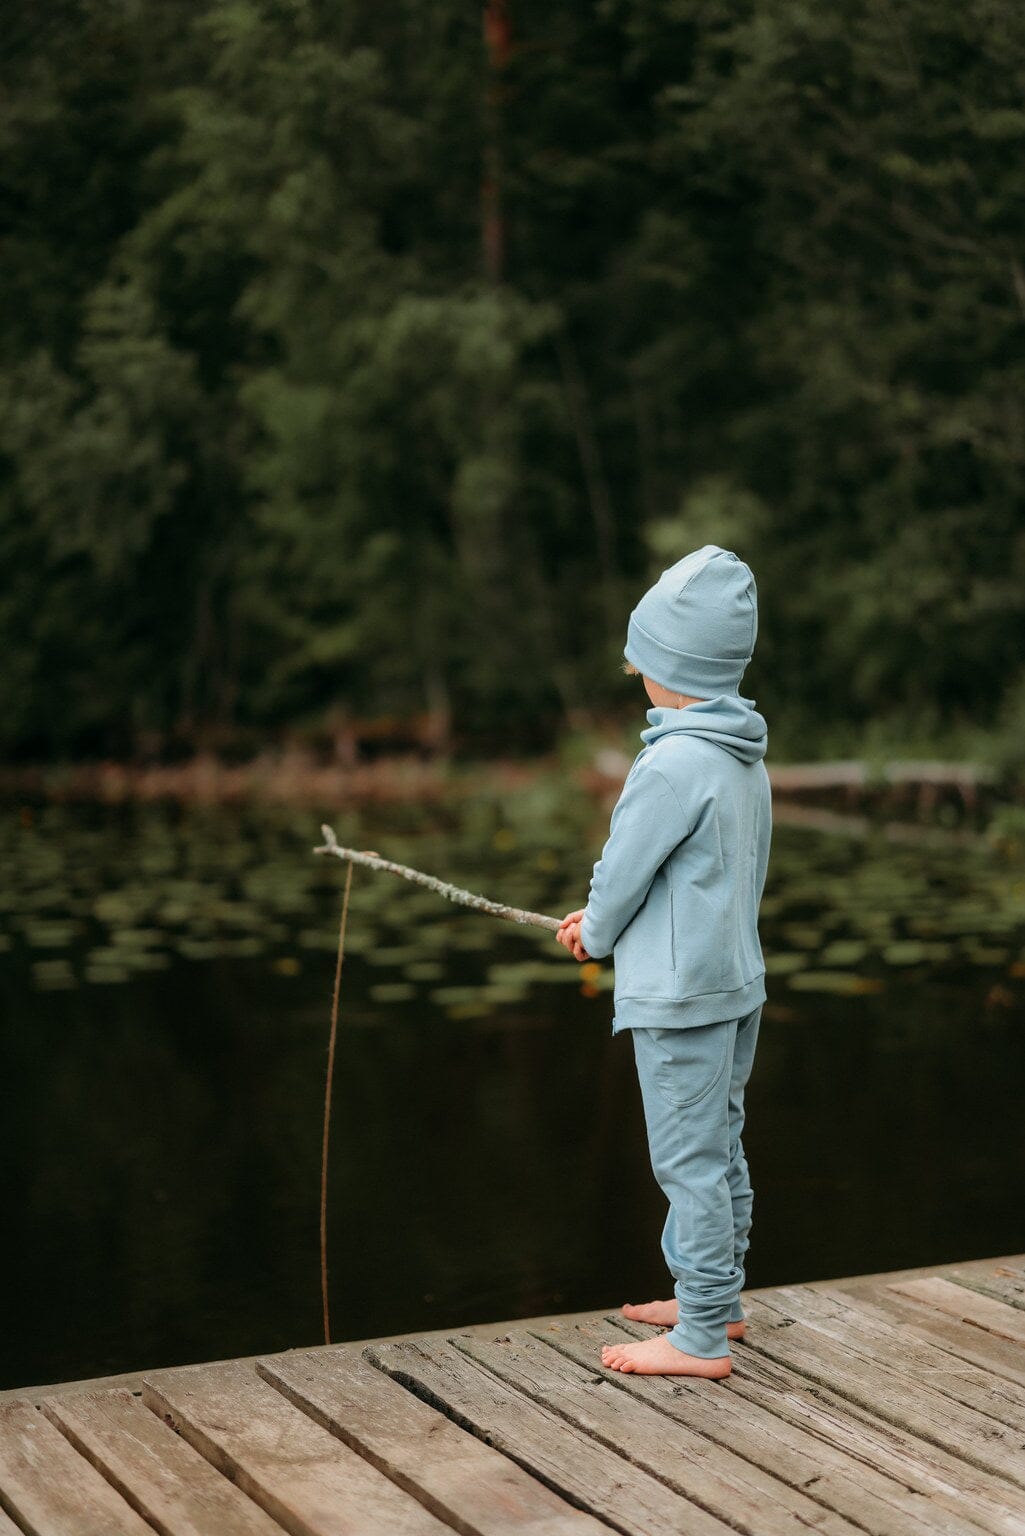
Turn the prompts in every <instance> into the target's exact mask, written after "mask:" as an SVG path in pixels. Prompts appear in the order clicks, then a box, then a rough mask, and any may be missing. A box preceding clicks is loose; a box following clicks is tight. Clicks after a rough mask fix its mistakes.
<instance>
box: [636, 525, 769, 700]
mask: <svg viewBox="0 0 1025 1536" xmlns="http://www.w3.org/2000/svg"><path fill="white" fill-rule="evenodd" d="M757 634H758V589H757V587H756V586H755V579H754V575H753V573H752V571H751V569H750V567H749V566H747V565H745V564H744V561H743V560H741V559H740V558H739V556H737V555H735V554H734V553H733V551H732V550H731V549H722V548H720V546H719V545H718V544H703V545H702V546H701V548H700V549H695V550H693V551H692V552H691V553H690V554H689V555H684V557H683V559H682V560H677V562H676V564H675V565H671V566H670V567H669V568H668V570H665V571H663V572H662V575H661V576H660V577H659V579H658V581H657V582H656V583H655V585H654V586H653V587H650V588H649V589H648V591H647V592H645V594H644V596H643V597H642V598H641V600H640V602H639V603H638V604H637V607H636V608H635V609H634V610H633V612H632V613H631V615H630V622H629V625H628V627H627V641H626V645H625V647H624V650H623V654H624V655H625V656H626V659H627V661H629V662H632V663H633V665H634V666H635V667H636V668H637V669H638V671H639V672H641V673H642V674H643V675H644V676H645V677H650V678H651V679H652V681H653V682H656V683H661V685H662V687H663V688H668V689H669V690H670V691H671V692H673V693H689V694H692V695H693V696H694V697H695V698H714V697H715V696H716V695H717V694H720V693H738V692H739V686H740V679H741V678H742V677H743V675H744V670H745V668H746V667H747V664H748V662H749V661H750V660H751V656H752V654H753V652H754V648H755V637H756V636H757Z"/></svg>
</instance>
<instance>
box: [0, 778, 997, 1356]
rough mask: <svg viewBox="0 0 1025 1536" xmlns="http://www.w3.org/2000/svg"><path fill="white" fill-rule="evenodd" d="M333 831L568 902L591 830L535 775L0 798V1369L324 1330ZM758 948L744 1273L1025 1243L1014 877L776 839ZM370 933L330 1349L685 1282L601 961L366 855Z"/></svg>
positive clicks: (339, 1105)
mask: <svg viewBox="0 0 1025 1536" xmlns="http://www.w3.org/2000/svg"><path fill="white" fill-rule="evenodd" d="M320 819H329V820H331V821H332V825H333V826H334V828H335V831H336V833H337V834H338V837H339V839H340V840H341V841H343V842H346V841H351V842H352V843H353V844H355V845H356V846H369V847H373V848H377V849H378V850H379V851H381V852H384V853H387V855H388V856H389V857H393V858H396V859H398V860H400V861H402V862H408V863H411V864H414V865H416V866H418V867H420V868H423V869H427V870H430V871H432V872H434V873H438V874H441V875H443V876H445V877H446V878H450V879H452V880H455V881H456V882H458V883H460V884H465V885H468V886H469V887H470V888H471V889H474V890H481V891H484V892H485V893H487V894H489V895H494V896H498V897H500V898H501V899H503V900H507V901H510V902H515V903H517V904H520V905H523V906H528V907H534V908H537V909H539V910H543V911H548V912H551V913H554V914H561V913H562V912H564V911H566V910H568V909H569V908H570V907H571V906H574V905H577V904H579V902H580V901H582V899H583V897H584V894H585V892H586V883H587V877H588V875H589V873H590V867H591V864H592V862H593V860H594V858H595V857H596V855H597V851H598V849H599V848H600V845H601V839H602V837H603V836H604V831H605V828H606V827H607V814H606V813H605V812H603V811H602V810H601V808H600V807H596V806H595V805H594V804H593V803H592V802H590V801H587V800H585V799H584V798H583V797H579V796H574V797H568V796H566V795H564V794H563V795H561V796H560V795H559V794H558V793H557V792H556V791H555V790H553V789H552V788H551V787H550V786H544V785H542V786H540V787H533V788H531V789H530V790H529V791H528V792H524V793H523V794H522V795H517V796H516V797H514V798H513V799H512V800H506V801H505V802H504V803H503V802H502V801H501V800H499V799H498V798H497V797H496V798H495V799H493V800H490V799H487V798H482V799H476V800H474V801H465V802H464V801H459V802H453V803H452V804H450V805H447V806H446V807H444V808H443V809H442V810H438V809H435V810H433V811H432V812H431V813H429V814H428V813H424V812H421V811H418V810H417V809H415V808H412V807H399V808H395V807H389V808H388V810H387V813H385V812H383V811H381V810H378V811H376V812H375V813H374V815H373V817H369V816H365V815H364V816H358V815H357V814H356V813H355V812H352V811H347V812H345V813H340V814H336V813H332V814H330V815H318V814H310V815H307V814H305V813H300V812H296V811H294V810H276V811H266V812H261V813H258V814H257V813H251V812H240V811H232V812H226V811H212V810H205V811H185V810H181V809H178V808H155V807H147V808H144V809H137V810H130V811H125V810H103V809H99V808H95V809H88V810H84V809H82V808H62V807H48V808H40V809H38V810H34V811H32V812H30V813H28V814H26V813H25V812H24V811H23V810H22V809H21V808H19V807H14V808H10V809H9V812H8V814H7V817H6V819H5V821H4V823H3V826H4V831H3V838H4V841H5V843H6V846H5V848H4V853H5V858H4V865H3V867H4V869H5V871H6V879H7V887H6V889H5V891H4V892H3V893H2V895H0V908H2V921H3V941H4V942H3V947H4V950H5V953H4V954H3V956H2V960H0V988H2V996H3V1002H4V1004H5V1006H4V1010H3V1020H4V1023H3V1033H2V1040H3V1048H4V1057H5V1060H4V1065H3V1079H2V1080H3V1084H4V1114H3V1122H2V1124H3V1128H2V1132H0V1135H2V1138H3V1149H2V1153H3V1155H2V1167H3V1170H4V1175H3V1203H4V1217H5V1230H6V1232H7V1233H8V1239H9V1244H10V1246H9V1248H8V1252H9V1253H10V1254H14V1255H16V1256H17V1262H16V1263H13V1264H12V1263H10V1262H9V1263H7V1264H6V1265H5V1266H4V1277H3V1281H2V1286H3V1295H2V1301H3V1307H4V1316H5V1317H6V1318H7V1320H8V1327H7V1328H6V1329H5V1330H4V1337H3V1345H2V1348H0V1385H18V1384H28V1383H31V1382H42V1381H51V1380H59V1379H62V1378H71V1377H81V1376H91V1375H99V1374H102V1373H105V1372H109V1371H117V1370H127V1369H132V1368H136V1367H140V1366H151V1365H156V1364H173V1363H177V1362H182V1361H186V1360H196V1359H208V1358H216V1357H224V1356H230V1355H236V1354H251V1353H255V1352H257V1351H259V1350H264V1349H278V1348H285V1347H288V1346H291V1345H301V1344H310V1343H315V1342H317V1341H318V1338H319V1332H318V1330H319V1326H320V1303H319V1269H318V1249H317V1240H318V1232H317V1213H318V1205H317V1201H318V1195H319V1153H320V1130H321V1126H320V1112H321V1101H322V1091H323V1072H324V1066H325V1047H326V1039H327V1025H328V1011H329V1004H330V993H331V985H332V980H333V966H334V960H333V953H334V947H335V943H336V938H337V932H336V929H337V922H338V917H339V913H340V899H341V884H342V878H343V874H344V872H343V869H342V866H341V865H340V864H338V863H337V862H336V861H329V860H324V859H320V858H316V857H314V856H313V854H312V852H311V851H310V850H311V849H312V847H313V846H314V845H315V844H316V843H318V842H319V841H320V836H319V820H320ZM762 937H763V945H764V948H765V951H766V955H767V960H768V963H769V971H770V974H769V981H768V990H769V1002H768V1004H767V1005H766V1010H765V1025H764V1027H763V1031H762V1037H761V1041H760V1045H759V1057H758V1061H757V1062H756V1066H755V1072H754V1077H753V1079H752V1083H751V1087H750V1089H749V1120H748V1129H747V1132H746V1134H745V1142H746V1145H747V1150H748V1156H749V1158H750V1161H751V1165H752V1170H753V1173H754V1176H755V1183H756V1211H755V1229H754V1232H753V1244H752V1249H751V1254H750V1268H749V1272H748V1280H749V1283H750V1284H751V1285H760V1284H771V1283H775V1282H777V1281H786V1280H800V1279H806V1278H811V1277H813V1276H828V1275H838V1274H844V1273H852V1272H857V1271H865V1270H873V1269H882V1268H888V1267H895V1266H903V1265H912V1264H917V1263H929V1262H937V1263H938V1262H942V1261H946V1260H955V1259H958V1258H964V1257H972V1256H984V1255H987V1254H995V1253H1000V1252H1011V1251H1018V1250H1020V1249H1022V1248H1023V1247H1025V1233H1023V1232H1022V1227H1021V1210H1020V1198H1019V1191H1020V1187H1021V1180H1022V1175H1023V1173H1025V1166H1023V1154H1022V1149H1021V1145H1020V1139H1019V1138H1018V1137H1017V1135H1016V1134H1010V1135H1009V1134H1008V1128H1009V1127H1014V1126H1016V1125H1017V1124H1018V1123H1019V1121H1020V1103H1021V1090H1022V1085H1023V1083H1025V1032H1023V1030H1022V1024H1023V1022H1025V963H1023V962H1025V871H1023V870H1022V869H1021V868H1020V867H1016V866H1014V865H1011V864H1009V863H1007V862H1006V861H1003V860H1001V859H1000V858H999V857H996V856H995V855H994V853H993V852H992V850H989V849H987V848H986V847H985V845H980V847H979V848H978V849H975V850H973V849H965V848H961V847H959V848H956V849H954V848H952V849H949V850H948V849H942V848H941V849H936V848H929V849H928V850H922V849H909V848H906V847H900V848H894V847H893V846H891V845H887V844H885V843H883V842H873V841H872V840H854V839H852V840H844V839H837V838H834V837H829V838H827V837H822V836H818V835H814V834H810V833H807V832H803V831H802V832H798V831H793V830H791V829H787V828H782V827H778V828H777V830H776V833H775V838H774V848H773V858H772V862H771V864H770V873H769V884H768V887H767V891H766V900H765V904H764V908H763V920H762ZM347 947H348V958H347V961H346V968H345V971H344V975H343V987H342V1038H341V1040H340V1043H339V1057H338V1063H337V1068H336V1073H337V1076H336V1100H335V1119H334V1123H333V1166H332V1185H331V1235H330V1243H331V1275H332V1319H333V1323H334V1328H335V1332H336V1336H337V1337H339V1338H341V1337H366V1336H370V1335H373V1334H380V1333H390V1332H398V1331H404V1330H408V1329H415V1328H420V1327H435V1326H447V1325H449V1324H458V1323H463V1322H467V1321H472V1320H485V1319H489V1318H492V1319H496V1320H497V1319H500V1318H505V1317H511V1316H516V1315H524V1314H528V1313H533V1312H545V1311H559V1310H569V1309H572V1308H576V1307H590V1306H599V1305H606V1304H614V1303H616V1302H618V1301H619V1300H624V1299H638V1298H642V1297H645V1296H648V1295H651V1294H658V1293H660V1292H662V1291H664V1289H665V1282H664V1278H663V1271H662V1265H661V1258H660V1255H659V1251H658V1235H659V1231H660V1229H661V1222H662V1214H663V1207H662V1197H661V1195H660V1194H659V1192H658V1190H657V1188H656V1187H655V1185H654V1182H653V1180H652V1178H651V1174H650V1170H649V1168H648V1163H647V1151H646V1146H645V1142H644V1134H643V1124H642V1119H641V1113H640V1104H639V1096H638V1092H637V1088H636V1084H635V1082H634V1079H633V1076H632V1070H633V1069H632V1059H631V1053H630V1051H629V1042H628V1041H624V1040H623V1039H617V1040H612V1039H611V1038H610V1036H609V1020H610V1018H611V1008H612V1000H611V995H610V993H609V988H610V985H611V971H610V968H609V966H608V965H607V964H606V965H604V966H603V967H602V968H601V972H600V975H599V977H598V978H597V985H595V984H594V983H593V981H592V983H591V984H587V983H584V982H582V977H581V973H580V970H579V968H578V967H577V966H576V965H575V964H574V963H573V962H572V961H570V960H569V959H568V957H567V956H565V954H564V952H563V951H562V950H560V949H559V948H558V947H557V946H556V945H555V943H554V940H553V939H552V937H551V936H550V935H548V934H544V933H538V932H537V931H534V930H529V929H521V928H516V927H514V926H512V925H509V924H502V923H498V922H496V921H495V920H494V919H490V918H484V917H478V916H476V915H474V914H472V913H468V912H465V911H463V910H459V909H454V908H452V907H449V906H447V905H446V904H445V903H444V902H443V901H441V900H440V899H439V898H437V897H434V896H432V895H431V894H430V893H427V892H424V891H422V890H419V889H417V888H415V887H412V886H408V885H406V884H405V883H403V882H400V881H398V880H395V879H393V878H391V877H387V876H383V875H371V874H369V873H367V872H365V871H361V870H357V871H356V873H355V875H354V880H353V893H352V899H351V906H350V921H349V931H348V940H347Z"/></svg>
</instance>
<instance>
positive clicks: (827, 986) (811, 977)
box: [787, 971, 884, 995]
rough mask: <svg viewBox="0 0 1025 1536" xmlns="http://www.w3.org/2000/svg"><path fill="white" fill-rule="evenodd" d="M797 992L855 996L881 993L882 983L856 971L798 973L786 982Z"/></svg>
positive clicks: (873, 977)
mask: <svg viewBox="0 0 1025 1536" xmlns="http://www.w3.org/2000/svg"><path fill="white" fill-rule="evenodd" d="M787 985H788V986H790V987H794V988H795V989H796V990H797V991H799V992H836V993H839V994H841V995H856V994H857V993H860V992H881V991H882V989H883V985H884V983H883V982H882V981H880V980H879V979H878V978H877V977H875V976H861V975H859V973H858V972H857V971H800V972H798V973H796V974H795V975H793V976H790V977H789V978H788V980H787Z"/></svg>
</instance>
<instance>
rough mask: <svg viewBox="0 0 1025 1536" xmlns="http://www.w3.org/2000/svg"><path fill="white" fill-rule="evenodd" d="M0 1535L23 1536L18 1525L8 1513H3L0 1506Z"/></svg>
mask: <svg viewBox="0 0 1025 1536" xmlns="http://www.w3.org/2000/svg"><path fill="white" fill-rule="evenodd" d="M0 1536H24V1532H23V1530H22V1528H21V1526H20V1525H15V1523H14V1521H13V1520H12V1519H11V1517H10V1515H5V1514H4V1511H3V1507H2V1506H0Z"/></svg>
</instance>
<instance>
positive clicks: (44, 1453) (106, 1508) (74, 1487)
mask: <svg viewBox="0 0 1025 1536" xmlns="http://www.w3.org/2000/svg"><path fill="white" fill-rule="evenodd" d="M0 1507H2V1508H3V1509H4V1511H5V1513H6V1514H7V1515H9V1516H10V1517H11V1518H12V1519H13V1521H14V1523H15V1524H16V1525H18V1526H20V1527H21V1529H22V1531H24V1532H28V1533H29V1536H152V1528H151V1527H150V1526H148V1525H147V1524H146V1522H145V1521H144V1520H143V1519H141V1517H140V1516H139V1515H137V1514H136V1512H135V1510H134V1509H132V1508H131V1506H130V1505H129V1504H126V1503H125V1501H124V1499H123V1498H122V1497H121V1495H120V1494H119V1493H118V1492H116V1490H115V1489H113V1488H112V1487H111V1486H110V1484H109V1483H108V1482H107V1481H106V1479H105V1478H103V1477H101V1476H100V1474H99V1472H97V1470H96V1468H95V1467H93V1466H91V1465H90V1464H89V1462H88V1461H86V1460H85V1458H84V1457H83V1456H80V1455H79V1454H78V1452H77V1451H76V1450H75V1449H74V1447H73V1446H72V1445H70V1444H69V1442H68V1441H67V1440H65V1438H64V1436H63V1435H62V1434H61V1432H60V1430H59V1429H57V1428H56V1426H55V1425H53V1424H51V1423H50V1422H49V1420H48V1419H45V1418H44V1417H43V1415H42V1414H41V1413H40V1412H39V1410H38V1409H37V1408H34V1407H33V1406H32V1404H31V1403H19V1402H17V1401H14V1402H6V1403H4V1404H3V1405H2V1406H0Z"/></svg>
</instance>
